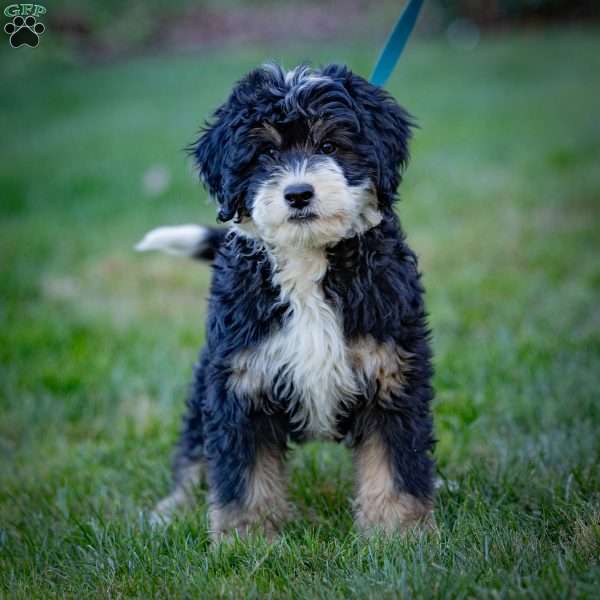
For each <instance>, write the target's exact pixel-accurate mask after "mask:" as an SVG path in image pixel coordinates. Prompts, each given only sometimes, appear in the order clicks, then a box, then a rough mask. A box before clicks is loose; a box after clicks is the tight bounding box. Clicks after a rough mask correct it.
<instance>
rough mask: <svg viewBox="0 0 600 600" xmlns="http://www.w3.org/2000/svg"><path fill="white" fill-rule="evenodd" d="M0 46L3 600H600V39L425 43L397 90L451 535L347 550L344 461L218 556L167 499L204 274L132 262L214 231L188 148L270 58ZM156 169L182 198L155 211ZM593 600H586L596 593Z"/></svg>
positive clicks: (299, 483) (335, 457)
mask: <svg viewBox="0 0 600 600" xmlns="http://www.w3.org/2000/svg"><path fill="white" fill-rule="evenodd" d="M43 52H44V49H43V47H42V46H40V48H38V49H37V50H35V51H32V52H27V51H26V50H23V49H20V50H12V51H5V52H4V53H3V54H2V55H0V64H1V65H2V70H3V85H2V90H1V92H0V125H1V131H2V150H3V153H2V154H3V158H2V161H1V162H0V178H1V179H0V182H1V183H0V198H1V199H0V255H1V257H2V258H1V260H0V325H1V326H0V410H1V415H0V456H1V462H0V595H2V596H4V597H6V598H51V597H72V598H83V597H111V598H118V597H130V596H133V597H138V598H150V597H188V598H196V597H206V598H214V597H219V596H224V597H245V598H251V597H256V596H263V595H264V596H269V595H270V596H272V597H280V598H284V597H296V598H303V597H315V598H327V599H330V598H348V597H361V598H362V597H364V598H394V597H440V598H442V597H453V598H454V597H474V596H477V597H488V598H498V597H512V598H521V597H530V598H547V597H559V598H572V597H582V598H585V597H590V598H591V597H594V596H596V594H597V590H598V586H599V585H600V564H599V560H598V556H599V554H600V468H599V465H600V460H599V458H600V456H599V454H600V440H599V438H600V408H599V403H598V400H599V391H598V390H600V333H599V330H600V311H599V300H600V294H599V289H600V260H599V259H598V257H599V253H600V235H599V234H598V231H599V229H598V225H599V217H600V162H599V157H600V121H599V119H598V98H599V97H600V78H599V77H598V73H600V36H598V31H595V30H589V31H587V32H586V31H567V30H565V31H553V32H539V33H535V34H530V35H525V34H521V35H512V36H501V37H496V38H489V39H488V38H484V40H483V42H482V44H481V45H480V46H479V48H478V49H477V50H476V51H475V52H472V53H465V52H462V51H458V50H456V49H452V48H450V47H448V46H447V45H446V44H445V43H444V42H443V41H440V42H420V43H415V44H413V45H412V46H411V48H410V51H409V52H408V53H407V54H406V56H405V57H404V58H403V59H402V63H401V68H400V69H399V71H398V72H397V74H396V75H395V76H394V77H393V80H392V82H391V83H390V86H389V88H390V89H391V91H392V92H393V93H394V94H395V95H396V97H397V98H398V99H399V100H400V102H401V103H402V104H404V105H405V106H406V107H407V108H408V109H409V110H410V111H412V112H413V113H414V114H415V115H416V116H417V117H418V118H419V121H420V123H421V127H422V129H421V130H419V131H418V132H417V135H416V139H415V143H414V145H413V160H412V164H411V166H410V167H409V170H408V173H407V176H406V180H405V183H404V185H403V188H402V197H403V202H402V203H401V204H400V206H399V212H400V215H401V217H402V219H403V222H404V224H405V228H406V229H407V231H408V233H409V239H410V242H411V244H412V245H413V247H414V248H415V249H416V251H417V252H418V254H419V255H420V258H421V265H422V268H423V270H424V273H425V283H426V286H427V289H428V306H429V310H430V312H431V322H432V326H433V330H434V344H435V352H436V359H435V365H436V378H435V387H436V390H437V400H436V403H435V416H436V426H437V436H438V438H439V444H438V447H437V450H436V457H437V461H438V463H439V471H440V475H441V477H442V478H443V480H444V481H445V485H444V486H443V487H442V488H441V489H440V491H439V495H438V499H437V507H436V517H437V522H438V524H439V536H437V537H424V538H419V539H410V540H400V539H392V540H388V541H385V540H372V541H371V542H366V541H364V540H362V539H361V538H360V537H358V536H357V535H356V533H355V531H354V529H353V527H352V517H351V508H350V499H351V495H352V468H351V467H352V466H351V462H350V458H349V456H348V454H347V452H346V450H345V449H343V448H341V447H337V446H330V445H325V444H312V445H309V446H307V447H304V448H301V449H298V450H297V451H295V452H294V453H293V457H292V460H291V484H290V485H291V494H292V497H293V499H294V501H295V503H296V505H297V506H298V507H299V515H300V516H299V518H298V520H297V521H295V522H294V523H292V524H290V525H289V526H288V527H287V528H286V530H285V532H284V535H283V537H282V538H281V540H280V541H278V542H277V543H275V544H273V545H268V544H267V543H266V542H265V541H264V540H261V539H256V540H250V541H245V542H240V543H236V544H234V545H230V546H222V547H211V546H210V544H209V541H208V536H207V530H206V519H205V502H204V491H203V490H200V492H199V508H198V511H197V512H195V513H192V514H188V515H185V516H184V517H183V518H182V519H181V520H180V521H178V522H177V523H176V524H175V525H173V526H172V527H170V528H169V529H167V530H165V531H159V532H154V531H151V530H150V529H149V528H148V527H147V526H146V525H145V524H144V520H143V519H142V518H141V517H140V510H142V509H147V508H149V507H151V506H152V504H153V503H154V502H155V501H156V500H157V499H158V498H160V497H161V495H163V494H164V493H165V492H166V491H167V488H168V485H169V456H170V453H171V450H172V445H173V443H174V441H175V439H176V435H177V430H178V424H179V418H180V414H181V412H182V409H183V398H184V395H185V390H186V387H187V383H188V380H189V379H190V372H191V366H192V363H193V361H194V358H195V356H196V353H197V350H198V348H199V347H200V345H201V344H202V342H203V336H204V333H203V315H204V311H205V298H206V295H207V286H208V282H209V271H208V269H206V268H205V267H200V266H196V265H192V264H191V263H188V262H185V261H176V260H171V259H168V258H165V257H159V256H139V255H136V254H135V253H134V252H133V251H132V249H131V248H132V245H133V243H134V242H135V241H136V240H137V239H138V238H139V237H140V236H141V235H142V233H143V232H144V231H145V230H146V229H148V228H150V227H153V226H156V225H159V224H163V223H181V222H194V221H197V222H209V223H210V222H213V221H214V209H213V208H212V207H211V206H209V205H208V204H207V202H206V197H205V195H204V192H203V191H202V190H201V189H200V187H199V186H198V184H197V182H196V181H195V178H194V177H193V176H192V174H191V170H190V169H189V166H188V164H187V162H186V159H185V157H184V154H183V153H182V152H181V148H183V147H184V146H185V145H186V144H187V143H188V142H189V141H190V140H191V139H192V138H193V135H194V132H195V130H196V129H197V127H198V126H199V124H200V123H201V121H202V120H203V118H204V117H206V116H207V114H208V113H209V111H210V110H211V109H212V108H214V107H215V106H216V105H217V103H218V102H219V101H221V100H222V99H223V98H224V97H225V95H226V93H227V91H228V89H229V88H230V86H231V84H232V82H233V81H234V80H235V79H236V78H237V77H238V76H240V75H241V74H242V73H243V72H244V71H245V70H247V69H248V68H250V67H251V66H252V65H254V64H256V63H258V62H260V61H262V60H263V59H264V58H266V57H271V58H273V57H274V58H281V59H283V60H284V62H285V64H286V65H293V64H294V63H295V62H296V61H298V60H299V59H302V58H309V59H312V60H314V61H316V62H324V61H328V60H343V61H347V62H348V63H349V64H351V65H352V66H354V67H355V68H356V69H357V70H358V71H359V72H362V73H367V72H368V71H369V68H370V65H371V63H372V61H373V58H374V54H375V53H374V51H373V50H372V49H371V48H362V47H360V46H359V45H356V46H347V47H325V46H315V45H313V46H311V47H310V48H297V49H295V48H290V49H287V50H285V51H281V52H279V53H273V52H272V51H265V50H264V49H261V48H253V49H246V50H244V51H243V52H242V51H238V52H235V51H233V50H231V51H223V52H219V53H216V54H210V55H187V56H174V57H156V58H141V59H136V60H135V61H131V62H126V63H121V64H116V65H110V66H99V67H93V68H91V67H82V66H77V65H73V64H66V63H64V62H60V61H59V59H58V58H57V57H51V53H50V52H49V53H48V55H47V56H46V55H43ZM154 164H160V165H163V166H164V167H165V168H166V169H168V171H169V172H170V175H171V182H170V185H169V188H168V189H167V190H166V191H165V192H164V193H163V194H160V195H158V196H156V197H149V196H147V195H146V194H145V193H144V192H143V190H142V183H141V181H142V177H143V174H144V172H145V171H146V170H147V169H148V168H149V167H150V166H151V165H154ZM596 597H597V596H596Z"/></svg>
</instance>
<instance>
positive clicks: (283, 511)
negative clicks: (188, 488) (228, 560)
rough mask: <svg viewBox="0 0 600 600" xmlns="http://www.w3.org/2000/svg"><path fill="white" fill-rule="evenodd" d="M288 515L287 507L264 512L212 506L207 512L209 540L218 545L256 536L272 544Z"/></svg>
mask: <svg viewBox="0 0 600 600" xmlns="http://www.w3.org/2000/svg"><path fill="white" fill-rule="evenodd" d="M289 514H290V509H289V506H287V505H285V506H283V505H282V506H280V507H277V508H276V509H273V508H272V507H271V510H268V509H266V510H264V511H249V510H247V509H239V510H236V509H234V508H233V507H228V508H225V509H224V508H220V507H217V506H214V505H213V506H212V507H211V509H210V512H209V522H210V534H211V538H212V540H213V542H216V543H219V542H223V541H229V540H233V539H235V538H236V537H237V538H245V537H248V536H249V535H253V534H257V535H263V536H264V537H265V538H266V539H267V540H268V541H270V542H272V541H274V540H275V539H276V538H277V536H278V535H279V532H280V529H281V526H282V525H283V524H284V523H285V521H287V520H288V518H289Z"/></svg>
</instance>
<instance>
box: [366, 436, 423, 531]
mask: <svg viewBox="0 0 600 600" xmlns="http://www.w3.org/2000/svg"><path fill="white" fill-rule="evenodd" d="M355 462H356V472H357V495H356V503H355V506H356V523H357V525H358V527H359V528H360V529H361V530H362V531H363V532H365V533H367V534H368V533H372V532H374V531H377V530H380V531H383V532H385V533H387V534H389V533H393V532H394V531H404V530H407V529H410V528H412V527H414V526H415V525H418V524H420V523H421V524H425V525H427V526H429V527H430V526H432V524H433V515H432V503H431V501H429V500H424V499H420V498H416V497H415V496H412V495H410V494H407V493H403V492H399V491H397V490H396V489H395V486H394V480H393V474H392V470H391V465H390V457H389V454H388V452H387V451H386V449H385V447H384V445H383V443H382V441H381V438H380V436H379V435H378V434H374V435H372V436H371V437H370V438H369V439H368V440H366V441H365V442H364V443H363V444H362V445H361V446H359V447H358V448H357V449H356V451H355Z"/></svg>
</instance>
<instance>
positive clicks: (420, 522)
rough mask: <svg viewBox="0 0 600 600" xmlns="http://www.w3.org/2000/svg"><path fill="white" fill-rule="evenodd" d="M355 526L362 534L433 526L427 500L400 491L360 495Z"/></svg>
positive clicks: (433, 528)
mask: <svg viewBox="0 0 600 600" xmlns="http://www.w3.org/2000/svg"><path fill="white" fill-rule="evenodd" d="M356 525H357V527H358V529H359V530H360V531H362V532H363V533H364V534H366V535H373V534H375V533H383V534H385V535H391V534H393V533H396V532H400V533H407V532H409V531H414V530H419V529H421V530H425V531H434V530H435V529H436V525H435V519H434V517H433V506H432V503H431V501H429V500H424V499H419V498H416V497H415V496H411V495H410V494H402V493H395V494H390V495H373V496H371V497H366V498H365V497H363V498H361V502H360V504H359V505H358V506H357V509H356Z"/></svg>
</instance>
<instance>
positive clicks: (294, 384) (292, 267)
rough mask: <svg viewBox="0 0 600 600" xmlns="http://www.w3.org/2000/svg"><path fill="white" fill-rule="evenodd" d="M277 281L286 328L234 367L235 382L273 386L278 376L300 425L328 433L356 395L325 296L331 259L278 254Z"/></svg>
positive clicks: (249, 388)
mask: <svg viewBox="0 0 600 600" xmlns="http://www.w3.org/2000/svg"><path fill="white" fill-rule="evenodd" d="M273 261H274V266H275V270H274V277H273V279H274V283H275V284H277V285H279V286H280V288H281V300H282V301H283V302H286V303H288V304H289V310H288V312H287V314H286V315H285V318H284V325H283V327H282V328H281V329H280V330H279V331H277V332H275V333H274V334H273V335H271V336H269V338H267V339H266V340H265V341H264V342H263V343H262V344H261V345H260V346H259V347H258V348H256V349H255V350H252V351H248V352H247V353H244V356H241V357H239V358H238V361H237V364H236V366H235V367H234V372H235V371H237V379H236V383H235V385H236V386H242V387H243V388H244V391H246V392H250V393H253V392H255V393H256V392H259V391H264V389H269V388H270V386H271V384H272V382H273V379H274V377H275V376H276V375H277V376H278V384H279V386H282V388H281V387H280V388H279V389H280V391H281V392H283V394H284V395H285V396H288V393H290V392H293V394H290V397H294V398H295V399H296V404H295V405H294V406H293V407H290V409H293V411H294V419H295V420H296V424H297V425H299V426H303V427H305V428H306V430H307V431H308V432H309V433H311V434H313V435H315V436H325V437H327V436H330V435H331V434H332V433H333V432H334V431H335V420H336V416H337V415H338V414H339V412H340V411H341V410H343V408H344V404H346V403H347V402H348V401H350V400H351V399H352V397H353V396H354V395H355V394H356V393H357V383H356V379H355V374H354V373H353V370H352V368H351V365H350V361H349V352H348V348H347V347H346V344H345V342H344V334H343V328H342V321H341V317H340V315H338V314H337V313H336V311H335V309H334V307H333V306H331V305H330V304H329V303H328V302H327V301H326V300H325V297H324V294H323V289H322V281H323V277H324V276H325V272H326V270H327V259H326V257H325V254H324V252H322V251H320V250H305V249H303V250H298V251H297V252H296V253H294V254H292V253H289V254H285V255H283V254H278V255H277V256H275V257H274V258H273Z"/></svg>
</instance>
